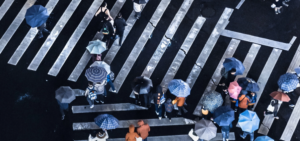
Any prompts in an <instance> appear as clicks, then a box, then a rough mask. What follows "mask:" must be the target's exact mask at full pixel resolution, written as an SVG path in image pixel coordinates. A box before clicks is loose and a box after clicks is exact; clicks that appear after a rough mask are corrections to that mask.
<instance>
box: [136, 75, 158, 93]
mask: <svg viewBox="0 0 300 141" xmlns="http://www.w3.org/2000/svg"><path fill="white" fill-rule="evenodd" d="M131 86H132V89H133V91H135V92H137V93H139V94H148V93H149V92H150V89H151V87H153V84H152V80H151V79H150V78H148V77H146V76H138V77H136V78H135V79H134V80H133V82H132V84H131Z"/></svg>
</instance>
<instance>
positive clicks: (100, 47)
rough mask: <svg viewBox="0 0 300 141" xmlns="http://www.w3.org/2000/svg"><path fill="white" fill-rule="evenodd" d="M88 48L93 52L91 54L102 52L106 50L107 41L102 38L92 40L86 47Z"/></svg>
mask: <svg viewBox="0 0 300 141" xmlns="http://www.w3.org/2000/svg"><path fill="white" fill-rule="evenodd" d="M86 49H87V50H88V51H89V52H90V53H91V54H101V53H102V52H104V51H105V50H106V49H107V48H106V43H105V42H102V41H100V40H98V39H97V40H95V41H90V42H89V45H88V46H87V47H86Z"/></svg>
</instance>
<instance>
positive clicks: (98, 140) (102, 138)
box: [89, 129, 108, 141]
mask: <svg viewBox="0 0 300 141" xmlns="http://www.w3.org/2000/svg"><path fill="white" fill-rule="evenodd" d="M106 139H108V134H107V131H106V130H105V129H101V131H99V132H98V134H96V136H95V137H93V136H92V135H91V134H90V135H89V141H106Z"/></svg>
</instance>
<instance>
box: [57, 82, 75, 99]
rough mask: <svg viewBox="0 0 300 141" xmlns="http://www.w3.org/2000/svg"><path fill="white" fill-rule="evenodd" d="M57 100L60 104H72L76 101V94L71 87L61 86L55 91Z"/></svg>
mask: <svg viewBox="0 0 300 141" xmlns="http://www.w3.org/2000/svg"><path fill="white" fill-rule="evenodd" d="M55 98H56V99H57V100H58V101H59V102H60V103H71V102H72V101H73V100H74V99H76V96H75V92H74V91H73V89H72V88H70V87H69V86H61V87H59V88H58V89H57V90H56V91H55Z"/></svg>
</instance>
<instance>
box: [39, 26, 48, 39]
mask: <svg viewBox="0 0 300 141" xmlns="http://www.w3.org/2000/svg"><path fill="white" fill-rule="evenodd" d="M37 29H38V38H39V39H41V38H43V37H44V36H43V32H45V33H47V34H50V31H49V30H47V29H46V23H44V24H42V25H41V26H39V27H37Z"/></svg>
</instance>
